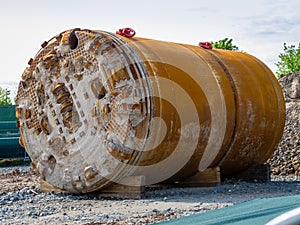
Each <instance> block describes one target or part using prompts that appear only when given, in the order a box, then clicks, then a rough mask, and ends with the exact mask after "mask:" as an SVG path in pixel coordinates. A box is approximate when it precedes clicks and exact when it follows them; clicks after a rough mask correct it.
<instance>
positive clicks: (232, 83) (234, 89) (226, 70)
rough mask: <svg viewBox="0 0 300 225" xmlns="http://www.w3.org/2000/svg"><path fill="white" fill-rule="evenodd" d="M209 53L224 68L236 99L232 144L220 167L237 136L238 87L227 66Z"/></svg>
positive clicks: (222, 157) (219, 163) (223, 156)
mask: <svg viewBox="0 0 300 225" xmlns="http://www.w3.org/2000/svg"><path fill="white" fill-rule="evenodd" d="M206 52H207V53H209V54H210V55H211V56H212V57H213V58H214V59H215V60H216V62H217V63H218V64H219V65H220V66H221V67H222V69H223V71H224V72H225V75H226V77H227V78H228V80H229V83H230V86H231V89H232V91H233V98H234V105H235V116H234V125H233V131H232V134H231V138H230V142H229V143H230V144H229V148H228V150H227V151H226V152H225V153H224V155H222V156H221V159H220V160H219V162H218V166H219V165H221V164H222V163H223V161H224V159H225V158H226V157H227V155H228V154H229V153H230V150H231V147H232V144H233V141H234V138H235V135H236V126H237V111H238V103H237V97H238V96H237V95H238V94H237V89H236V86H235V84H234V81H233V79H232V77H231V75H230V72H229V71H228V69H227V67H226V66H225V64H224V63H223V62H222V61H221V59H220V58H219V57H217V56H216V55H215V54H214V53H213V52H212V51H211V50H208V51H206Z"/></svg>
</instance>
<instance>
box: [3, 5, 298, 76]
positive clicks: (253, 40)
mask: <svg viewBox="0 0 300 225" xmlns="http://www.w3.org/2000/svg"><path fill="white" fill-rule="evenodd" d="M0 4H1V5H0V25H1V35H0V41H1V54H0V57H1V58H0V63H1V64H0V65H1V74H0V82H7V81H19V80H20V77H21V74H22V72H23V70H24V68H25V67H26V66H27V62H28V60H29V59H30V58H31V57H34V55H35V54H36V53H37V51H38V50H39V49H40V45H41V44H42V43H43V42H44V41H45V40H49V39H50V38H51V37H53V36H54V35H56V34H58V33H60V32H61V31H64V30H67V29H70V28H76V27H80V28H87V29H98V30H105V31H110V32H115V31H116V30H117V29H119V28H122V27H132V28H133V29H135V30H136V32H137V35H136V36H139V37H146V38H153V39H159V40H165V41H172V42H180V43H187V44H194V45H197V44H198V42H199V41H217V40H220V39H223V38H225V37H229V38H233V41H234V44H236V45H237V46H239V48H240V49H241V50H243V51H245V52H248V53H250V54H252V55H254V56H256V57H258V58H259V59H260V60H262V61H263V62H264V63H266V64H267V65H268V66H269V67H270V68H271V69H272V70H273V72H275V71H276V66H275V65H274V64H275V63H276V62H277V61H278V55H279V53H280V52H282V49H283V43H284V42H286V43H287V44H288V45H290V44H296V45H298V43H299V42H300V14H299V10H300V1H299V0H288V1H287V0H251V1H242V0H227V1H222V0H205V1H204V0H184V1H178V0H177V1H176V0H172V1H171V0H164V1H163V0H160V1H159V0H148V1H142V0H126V1H117V0H112V1H108V0H106V1H102V0H85V1H78V0H73V1H62V0H52V1H49V0H48V1H42V0H39V1H38V0H26V1H21V0H19V1H17V0H10V1H1V3H0Z"/></svg>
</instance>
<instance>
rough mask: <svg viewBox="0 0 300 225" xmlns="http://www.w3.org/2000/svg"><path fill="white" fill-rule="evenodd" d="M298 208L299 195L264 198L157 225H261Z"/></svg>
mask: <svg viewBox="0 0 300 225" xmlns="http://www.w3.org/2000/svg"><path fill="white" fill-rule="evenodd" d="M298 207H300V195H294V196H288V197H277V198H264V199H256V200H252V201H248V202H244V203H239V204H236V205H234V206H229V207H226V208H222V209H216V210H212V211H208V212H205V213H199V214H194V215H191V216H187V217H183V218H179V219H175V220H170V221H167V222H161V223H157V224H159V225H183V224H188V225H196V224H197V225H198V224H201V225H226V224H230V225H253V224H255V225H263V224H266V223H267V222H269V221H270V220H272V219H274V218H275V217H277V216H279V215H280V214H282V213H285V212H288V211H290V210H292V209H295V208H298ZM299 222H300V221H299ZM299 224H300V223H299Z"/></svg>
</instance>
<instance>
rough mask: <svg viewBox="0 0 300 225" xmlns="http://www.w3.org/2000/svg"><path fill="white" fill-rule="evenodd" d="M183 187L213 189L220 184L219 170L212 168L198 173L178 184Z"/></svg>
mask: <svg viewBox="0 0 300 225" xmlns="http://www.w3.org/2000/svg"><path fill="white" fill-rule="evenodd" d="M178 184H179V185H180V186H184V187H213V186H218V185H220V184H221V176H220V168H219V167H213V168H208V169H206V170H204V171H199V172H198V173H196V174H195V175H194V176H192V177H189V178H187V179H185V180H183V181H180V182H178Z"/></svg>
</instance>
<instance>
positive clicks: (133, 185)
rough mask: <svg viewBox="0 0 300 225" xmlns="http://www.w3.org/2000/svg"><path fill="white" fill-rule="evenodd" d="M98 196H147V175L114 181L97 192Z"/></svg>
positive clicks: (138, 197) (137, 197)
mask: <svg viewBox="0 0 300 225" xmlns="http://www.w3.org/2000/svg"><path fill="white" fill-rule="evenodd" d="M96 195H97V196H98V197H109V198H125V199H127V198H134V199H141V198H143V197H144V196H145V177H144V176H131V177H123V178H122V179H121V180H120V182H119V183H113V184H112V185H109V186H107V188H104V189H102V190H99V191H97V192H96Z"/></svg>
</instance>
